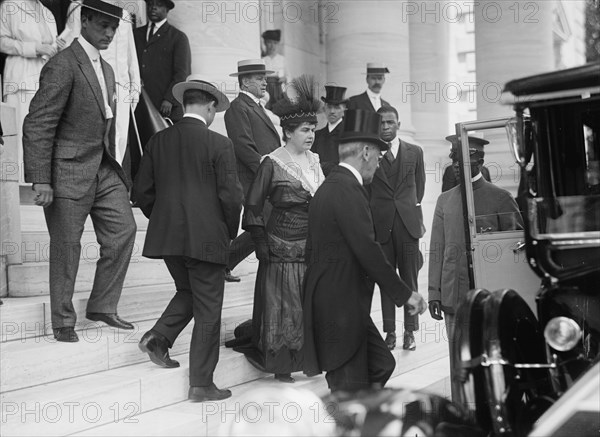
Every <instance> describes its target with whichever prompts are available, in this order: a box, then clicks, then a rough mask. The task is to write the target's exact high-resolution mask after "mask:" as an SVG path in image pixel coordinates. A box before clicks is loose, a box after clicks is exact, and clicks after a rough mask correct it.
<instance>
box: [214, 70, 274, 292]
mask: <svg viewBox="0 0 600 437" xmlns="http://www.w3.org/2000/svg"><path fill="white" fill-rule="evenodd" d="M270 73H273V71H271V70H267V69H266V66H265V61H264V60H262V59H247V60H243V61H239V62H238V71H237V72H235V73H232V74H230V76H231V77H237V78H238V84H239V86H240V93H239V95H238V96H237V97H236V98H235V99H234V100H233V101H232V102H231V106H230V107H229V109H228V110H227V111H226V112H225V128H226V129H227V136H228V137H229V138H230V139H231V141H233V148H234V149H235V158H236V160H237V166H238V176H239V178H240V182H241V183H242V187H243V189H244V195H247V194H248V190H249V189H250V185H251V184H252V181H254V177H255V176H256V171H257V170H258V166H259V165H260V160H261V158H262V157H263V156H265V155H267V154H268V153H271V152H272V151H273V150H275V149H277V148H278V147H279V146H281V140H280V138H279V134H278V133H277V129H275V126H274V125H273V122H272V121H271V119H270V118H269V116H268V115H267V113H266V112H265V109H264V106H263V104H262V102H261V100H260V99H261V97H263V96H264V95H265V90H266V89H267V79H266V76H267V74H270ZM252 252H254V243H252V238H251V236H250V234H249V233H248V232H242V234H241V235H240V236H238V237H237V238H236V239H235V240H234V241H233V242H232V243H231V252H230V255H229V264H228V265H227V270H226V280H227V281H230V282H238V281H239V280H240V278H239V277H237V276H233V275H232V274H231V270H233V269H234V268H235V266H237V265H238V264H239V263H240V262H242V261H243V260H244V259H245V258H246V257H247V256H249V255H250V254H251V253H252Z"/></svg>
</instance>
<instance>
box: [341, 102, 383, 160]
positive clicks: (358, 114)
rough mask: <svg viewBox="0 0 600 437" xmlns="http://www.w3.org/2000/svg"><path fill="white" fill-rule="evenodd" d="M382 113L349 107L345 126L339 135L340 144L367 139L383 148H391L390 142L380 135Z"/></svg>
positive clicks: (345, 117) (345, 116)
mask: <svg viewBox="0 0 600 437" xmlns="http://www.w3.org/2000/svg"><path fill="white" fill-rule="evenodd" d="M380 128H381V115H379V114H378V113H376V112H371V111H364V110H362V109H349V110H347V111H346V114H345V115H344V127H343V129H342V132H340V135H339V137H338V142H339V143H340V144H343V143H349V142H353V141H367V142H369V143H373V144H375V145H377V147H379V149H381V150H387V149H388V148H389V146H388V143H387V142H386V141H383V140H382V139H381V138H380V137H379V129H380Z"/></svg>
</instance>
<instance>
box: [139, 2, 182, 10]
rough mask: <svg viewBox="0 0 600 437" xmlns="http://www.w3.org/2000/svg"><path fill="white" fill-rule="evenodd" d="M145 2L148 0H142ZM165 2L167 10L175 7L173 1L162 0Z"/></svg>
mask: <svg viewBox="0 0 600 437" xmlns="http://www.w3.org/2000/svg"><path fill="white" fill-rule="evenodd" d="M144 1H145V2H146V3H148V0H144ZM162 1H163V2H164V3H165V6H167V8H168V9H169V10H171V9H173V8H174V7H175V3H173V1H172V0H162Z"/></svg>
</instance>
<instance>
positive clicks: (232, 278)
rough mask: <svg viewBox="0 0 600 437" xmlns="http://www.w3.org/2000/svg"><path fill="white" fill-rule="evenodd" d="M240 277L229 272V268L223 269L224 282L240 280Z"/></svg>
mask: <svg viewBox="0 0 600 437" xmlns="http://www.w3.org/2000/svg"><path fill="white" fill-rule="evenodd" d="M241 280H242V279H241V278H240V277H239V276H235V275H233V274H232V273H231V270H229V269H225V282H240V281H241Z"/></svg>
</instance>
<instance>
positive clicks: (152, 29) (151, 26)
mask: <svg viewBox="0 0 600 437" xmlns="http://www.w3.org/2000/svg"><path fill="white" fill-rule="evenodd" d="M154 29H156V24H155V23H154V22H152V24H151V25H150V32H149V33H148V41H150V39H152V36H153V35H154Z"/></svg>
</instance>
